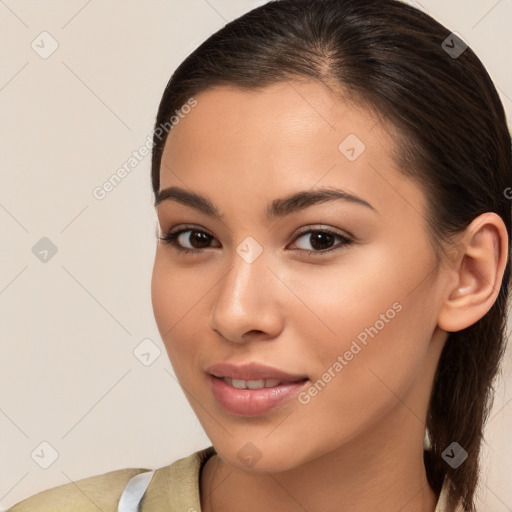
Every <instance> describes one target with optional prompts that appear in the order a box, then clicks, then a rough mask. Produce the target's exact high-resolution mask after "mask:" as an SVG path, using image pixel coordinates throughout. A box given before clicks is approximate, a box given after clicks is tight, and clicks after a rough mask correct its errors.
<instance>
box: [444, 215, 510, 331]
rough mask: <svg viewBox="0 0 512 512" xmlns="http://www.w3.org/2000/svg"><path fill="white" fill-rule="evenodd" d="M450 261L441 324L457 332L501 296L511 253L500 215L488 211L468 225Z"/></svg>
mask: <svg viewBox="0 0 512 512" xmlns="http://www.w3.org/2000/svg"><path fill="white" fill-rule="evenodd" d="M458 248H459V251H457V257H454V258H452V259H451V261H450V276H451V279H450V283H449V286H448V287H447V289H446V299H445V301H444V303H443V304H442V307H441V310H440V312H439V317H438V325H439V327H440V328H441V329H443V330H445V331H447V332H456V331H460V330H462V329H465V328H466V327H469V326H471V325H473V324H475V323H476V322H478V320H480V319H481V318H482V317H483V316H484V315H485V314H486V313H487V312H488V311H489V310H490V309H491V307H492V305H493V304H494V302H495V301H496V298H497V297H498V294H499V291H500V287H501V283H502V280H503V274H504V272H505V267H506V264H507V260H508V257H509V240H508V233H507V229H506V226H505V224H504V223H503V220H502V219H501V217H500V216H499V215H497V214H495V213H492V212H488V213H484V214H482V215H480V216H479V217H477V218H476V219H474V220H473V222H472V223H471V224H470V225H469V226H468V227H467V228H466V231H465V233H464V236H463V237H462V239H461V241H460V243H459V245H458Z"/></svg>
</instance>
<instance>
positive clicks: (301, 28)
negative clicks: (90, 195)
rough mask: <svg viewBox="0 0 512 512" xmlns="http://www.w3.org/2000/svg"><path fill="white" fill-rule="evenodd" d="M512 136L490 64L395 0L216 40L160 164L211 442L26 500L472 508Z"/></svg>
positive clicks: (313, 12) (252, 24)
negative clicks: (152, 465) (159, 462)
mask: <svg viewBox="0 0 512 512" xmlns="http://www.w3.org/2000/svg"><path fill="white" fill-rule="evenodd" d="M510 142H511V141H510V134H509V132H508V128H507V125H506V120H505V115H504V111H503V107H502V105H501V102H500V100H499V97H498V95H497V93H496V90H495V88H494V86H493V85H492V82H491V80H490V78H489V76H488V74H487V72H486V71H485V69H484V67H483V66H482V64H481V63H480V61H479V60H478V58H477V57H476V56H475V54H474V53H473V52H472V51H471V49H470V48H468V47H467V46H466V44H465V43H464V42H463V41H462V40H461V39H459V38H458V37H457V36H455V35H454V34H452V33H451V32H450V31H449V30H448V29H446V28H445V27H443V26H442V25H440V24H439V23H437V22H436V21H434V20H433V19H432V18H430V17H429V16H428V15H426V14H424V13H422V12H420V11H418V10H416V9H414V8H412V7H410V6H408V5H405V4H403V3H400V2H398V1H395V0H276V1H273V2H269V3H268V4H266V5H264V6H262V7H259V8H257V9H254V10H253V11H251V12H249V13H247V14H245V15H244V16H242V17H240V18H238V19H237V20H234V21H233V22H231V23H229V24H228V25H226V26H225V27H224V28H222V29H221V30H219V31H218V32H217V33H216V34H214V35H213V36H211V37H210V38H209V39H208V40H207V41H206V42H204V43H203V44H202V45H201V46H200V47H199V48H197V49H196V50H195V51H194V52H193V53H192V54H191V55H190V56H189V57H188V58H187V59H186V60H185V61H184V62H183V63H182V64H181V65H180V67H179V68H178V69H177V70H176V72H175V73H174V75H173V76H172V77H171V80H170V81H169V83H168V85H167V88H166V89H165V91H164V94H163V97H162V100H161V103H160V106H159V110H158V114H157V118H156V123H155V132H154V147H153V161H152V185H153V191H154V193H155V207H156V210H157V216H158V222H159V225H160V233H159V236H158V238H159V243H158V245H157V249H156V256H155V263H154V269H153V277H152V302H153V309H154V313H155V319H156V321H157V325H158V328H159V331H160V334H161V336H162V340H163V342H164V344H165V347H166V349H167V353H168V356H169V358H170V361H171V363H172V365H173V368H174V370H175V373H176V376H177V378H178V380H179V382H180V384H181V386H182V388H183V390H184V392H185V394H186V396H187V399H188V400H189V402H190V404H191V406H192V408H193V409H194V411H195V413H196V415H197V417H198V419H199V421H200V422H201V425H202V426H203V428H204V430H205V432H206V434H207V435H208V437H209V438H210V439H211V441H212V446H210V447H209V448H207V449H205V450H201V451H199V452H196V453H193V454H191V455H190V456H189V457H186V458H184V459H180V460H178V461H175V462H174V463H172V464H170V465H169V466H166V467H163V468H159V469H158V470H149V469H147V468H131V469H126V470H119V471H113V472H110V473H107V474H104V475H98V476H94V477H91V478H87V479H83V480H80V481H78V482H74V483H72V484H67V485H63V486H60V487H56V488H54V489H50V490H48V491H44V492H42V493H39V494H37V495H35V496H33V497H31V498H28V499H27V500H24V501H23V502H21V503H19V504H17V505H15V506H14V507H13V508H11V509H10V510H11V511H12V512H17V511H22V510H23V511H33V510H34V511H35V510H40V511H42V510H52V511H58V510H77V511H78V510H80V511H88V510H98V509H100V510H119V511H124V512H127V511H132V510H133V511H135V510H141V511H144V512H146V511H148V512H149V511H164V510H169V511H178V510H179V511H182V510H183V511H185V510H188V511H189V512H193V511H197V512H199V511H202V512H219V511H223V512H230V511H240V510H243V511H244V512H253V511H264V510H271V509H272V510H279V511H282V512H291V511H298V510H307V511H309V512H315V511H317V510H322V511H338V510H343V511H344V512H354V511H362V510H365V511H366V510H368V511H374V510H382V511H398V510H401V511H407V512H413V511H427V510H428V511H430V512H434V511H435V512H449V511H455V510H464V511H468V512H469V511H474V510H475V490H476V486H477V483H478V477H479V449H480V445H481V440H482V431H483V427H484V422H485V419H486V416H487V413H488V411H489V407H490V405H489V402H490V398H491V396H492V384H493V381H494V378H495V376H496V374H497V371H498V369H499V365H500V361H501V358H502V355H503V351H504V341H505V333H504V330H505V320H506V305H507V297H508V284H509V276H510V261H509V255H510V236H511V232H510V230H511V210H510V202H509V199H508V198H509V197H510V190H512V189H511V188H510V187H511V184H512V183H511V182H512V180H511V169H512V157H511V144H510ZM507 191H508V192H507Z"/></svg>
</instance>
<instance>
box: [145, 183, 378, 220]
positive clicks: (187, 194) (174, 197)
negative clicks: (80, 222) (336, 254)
mask: <svg viewBox="0 0 512 512" xmlns="http://www.w3.org/2000/svg"><path fill="white" fill-rule="evenodd" d="M339 200H343V201H347V202H350V203H353V204H359V205H362V206H365V207H367V208H369V209H371V210H373V211H375V212H376V213H378V212H377V209H376V208H374V207H373V206H372V205H371V204H370V203H368V202H367V201H365V200H364V199H362V198H360V197H358V196H355V195H353V194H349V193H348V192H346V191H344V190H340V189H336V188H320V189H314V190H303V191H300V192H296V193H294V194H292V195H290V196H287V197H283V198H280V199H274V200H273V201H271V202H270V203H269V204H268V206H267V208H266V210H265V214H266V217H267V219H269V220H271V219H273V218H276V217H285V216H286V215H290V214H291V213H294V212H297V211H300V210H304V209H306V208H308V207H310V206H313V205H315V204H320V203H326V202H330V201H339ZM164 201H176V202H178V203H181V204H183V205H185V206H189V207H190V208H194V209H195V210H198V211H200V212H201V213H204V214H205V215H208V216H209V217H217V218H219V219H220V218H221V217H223V214H221V213H220V212H219V210H218V209H217V208H216V207H215V205H214V204H213V203H212V202H211V201H210V199H208V198H207V197H204V196H202V195H200V194H197V193H195V192H191V191H188V190H185V189H183V188H180V187H177V186H172V187H168V188H164V189H163V190H160V191H159V192H158V194H157V197H156V200H155V204H154V206H155V208H156V207H157V206H158V205H159V204H160V203H162V202H164Z"/></svg>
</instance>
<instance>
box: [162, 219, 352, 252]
mask: <svg viewBox="0 0 512 512" xmlns="http://www.w3.org/2000/svg"><path fill="white" fill-rule="evenodd" d="M187 231H194V232H198V233H204V234H206V235H208V236H209V237H213V236H212V235H210V233H208V232H207V231H204V230H202V229H197V228H195V227H192V226H189V227H186V228H182V229H179V230H177V231H174V232H172V231H171V232H169V233H166V234H165V236H163V237H158V238H159V240H161V241H162V242H163V243H164V244H168V245H171V246H172V247H173V248H174V249H176V250H178V251H179V252H180V253H182V254H183V255H186V254H188V253H193V254H199V253H201V252H202V251H204V250H206V249H210V247H206V248H203V249H188V248H184V247H182V246H180V245H179V244H178V243H177V239H178V237H179V236H180V235H181V234H182V233H186V232H187ZM309 233H327V234H329V235H333V236H335V237H337V238H339V239H340V240H341V244H338V245H337V246H334V247H331V248H330V249H324V250H320V251H308V250H307V249H298V250H299V251H306V252H307V253H308V256H323V255H325V254H327V253H330V252H332V251H337V250H340V249H344V248H345V247H347V246H349V245H350V244H352V243H353V240H351V239H350V238H348V237H346V236H344V235H340V234H339V233H336V232H334V231H331V230H329V229H309V230H306V231H302V232H301V233H298V234H297V236H296V238H295V239H297V238H300V237H302V236H304V235H307V234H309Z"/></svg>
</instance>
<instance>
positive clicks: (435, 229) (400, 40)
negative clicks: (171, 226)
mask: <svg viewBox="0 0 512 512" xmlns="http://www.w3.org/2000/svg"><path fill="white" fill-rule="evenodd" d="M450 48H453V49H454V50H457V52H454V51H450ZM464 48H465V45H464V44H463V42H462V40H460V39H457V38H456V36H453V35H452V34H451V31H450V30H448V29H447V28H445V27H444V26H443V25H441V24H440V23H438V22H437V21H435V20H434V19H433V18H431V17H430V16H428V15H427V14H425V13H423V12H421V11H419V10H417V9H415V8H413V7H411V6H409V5H407V4H404V3H402V2H399V1H398V0H274V1H270V2H269V3H267V4H265V5H263V6H261V7H258V8H256V9H254V10H252V11H250V12H248V13H247V14H245V15H243V16H241V17H240V18H238V19H235V20H234V21H232V22H230V23H228V24H227V25H226V26H224V27H223V28H222V29H221V30H219V31H218V32H216V33H215V34H213V35H212V36H211V37H209V38H208V39H207V40H206V41H205V42H204V43H203V44H201V45H200V46H199V47H198V48H196V49H195V50H194V51H193V52H192V53H191V54H190V55H189V56H188V57H187V58H186V59H185V60H184V61H183V62H182V64H181V65H180V66H179V67H178V68H177V70H176V71H175V73H174V74H173V75H172V77H171V79H170V80H169V82H168V84H167V87H166V88H165V91H164V93H163V97H162V100H161V102H160V106H159V109H158V114H157V118H156V122H155V135H154V138H153V143H154V146H153V155H152V187H153V192H154V194H155V196H156V194H157V192H158V190H159V186H160V164H161V159H162V153H163V148H164V145H165V141H166V136H164V137H161V135H159V134H161V130H160V131H159V134H157V133H156V128H157V127H159V126H161V125H163V124H165V123H166V122H168V121H169V119H170V118H171V117H172V116H173V115H174V114H175V112H176V111H177V110H179V109H180V108H181V107H182V105H184V104H185V103H187V101H188V100H189V99H190V98H191V97H193V96H196V95H198V94H199V93H201V92H203V91H205V90H207V89H210V88H212V87H215V86H219V85H230V86H234V87H239V88H243V89H248V90H255V89H260V88H263V87H265V86H267V85H271V84H274V83H278V82H282V81H285V80H302V79H305V80H316V81H320V82H321V83H323V84H324V85H326V86H327V87H328V88H329V89H331V90H332V91H333V92H335V93H337V94H340V95H341V96H342V97H344V98H347V99H352V100H354V101H356V102H358V103H359V104H361V105H364V106H366V107H368V108H370V109H372V110H373V111H374V112H376V113H377V114H378V115H379V117H380V118H381V119H382V120H383V122H386V124H387V125H388V126H390V127H392V128H393V130H396V134H397V137H396V138H395V147H394V148H393V156H394V158H395V161H396V164H397V166H398V168H399V169H400V171H401V172H403V173H404V175H406V176H408V177H410V178H412V179H415V180H417V182H418V183H419V184H420V185H421V186H422V187H423V190H424V191H425V194H426V197H427V200H428V208H427V214H426V221H427V225H428V232H429V235H430V238H431V242H432V245H433V247H434V249H435V251H436V255H437V258H438V261H439V258H440V254H441V252H444V253H446V248H447V247H449V246H450V244H451V242H452V241H453V239H454V237H453V235H456V234H458V233H461V232H462V231H463V230H464V229H465V228H466V227H467V226H468V225H469V224H470V223H471V221H472V220H474V219H475V218H476V217H477V216H479V215H480V214H482V213H485V212H495V213H496V214H498V215H499V216H500V217H501V218H502V219H503V222H504V223H505V226H506V229H507V233H508V237H509V240H510V239H511V204H510V200H509V198H510V195H509V194H507V190H508V191H511V190H512V189H511V188H510V187H511V185H512V179H511V177H512V176H511V175H512V157H511V139H510V133H509V131H508V127H507V124H506V119H505V113H504V110H503V106H502V104H501V101H500V99H499V96H498V94H497V91H496V89H495V87H494V85H493V83H492V81H491V78H490V77H489V75H488V73H487V72H486V70H485V68H484V66H483V65H482V63H481V62H480V60H479V59H478V57H477V56H476V55H475V54H474V53H473V51H472V50H471V48H469V47H468V48H465V49H464ZM461 51H462V53H460V52H461ZM459 53H460V55H459ZM507 196H508V197H507ZM509 253H510V251H509ZM509 278H510V257H509V258H508V260H507V264H506V268H505V271H504V276H503V280H502V282H501V285H500V289H499V294H498V297H497V299H496V301H495V303H494V304H493V306H492V307H491V309H490V310H489V311H488V313H487V314H486V315H484V316H483V317H482V318H481V319H480V320H479V321H477V322H476V323H475V324H473V325H471V326H470V327H467V328H466V329H463V330H461V331H458V332H452V333H449V336H448V339H447V342H446V344H445V347H444V349H443V352H442V354H441V357H440V360H439V364H438V368H437V372H436V374H435V378H434V383H433V388H432V394H431V397H430V402H429V407H428V412H427V424H426V427H427V429H428V433H429V437H430V445H431V449H430V450H425V451H424V462H425V467H426V473H427V477H428V481H429V484H430V486H431V487H432V489H433V490H434V491H435V492H436V493H439V492H440V489H441V486H442V484H443V481H444V480H445V477H446V479H447V480H448V487H449V500H450V503H451V505H452V506H454V505H458V504H460V505H461V506H462V507H463V508H464V510H465V511H467V512H474V510H475V505H474V499H475V491H476V488H477V484H478V478H479V461H480V448H481V444H482V440H483V429H484V425H485V422H486V420H487V417H488V414H489V412H490V408H491V404H492V400H491V399H492V396H493V394H494V388H493V384H494V380H495V377H496V375H497V374H498V372H499V369H500V363H501V360H502V357H503V354H504V351H505V339H506V337H505V330H506V315H507V299H508V291H509V290H508V286H509ZM454 441H456V442H457V443H459V444H460V445H461V446H462V447H463V448H464V449H465V450H466V451H467V453H468V458H467V459H466V460H465V462H464V463H463V464H461V465H460V466H459V467H457V468H456V469H454V468H452V467H451V466H450V465H448V464H447V463H446V462H445V460H444V459H443V458H442V452H443V451H444V450H445V449H446V448H447V447H448V446H449V445H450V444H451V443H452V442H454Z"/></svg>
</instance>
